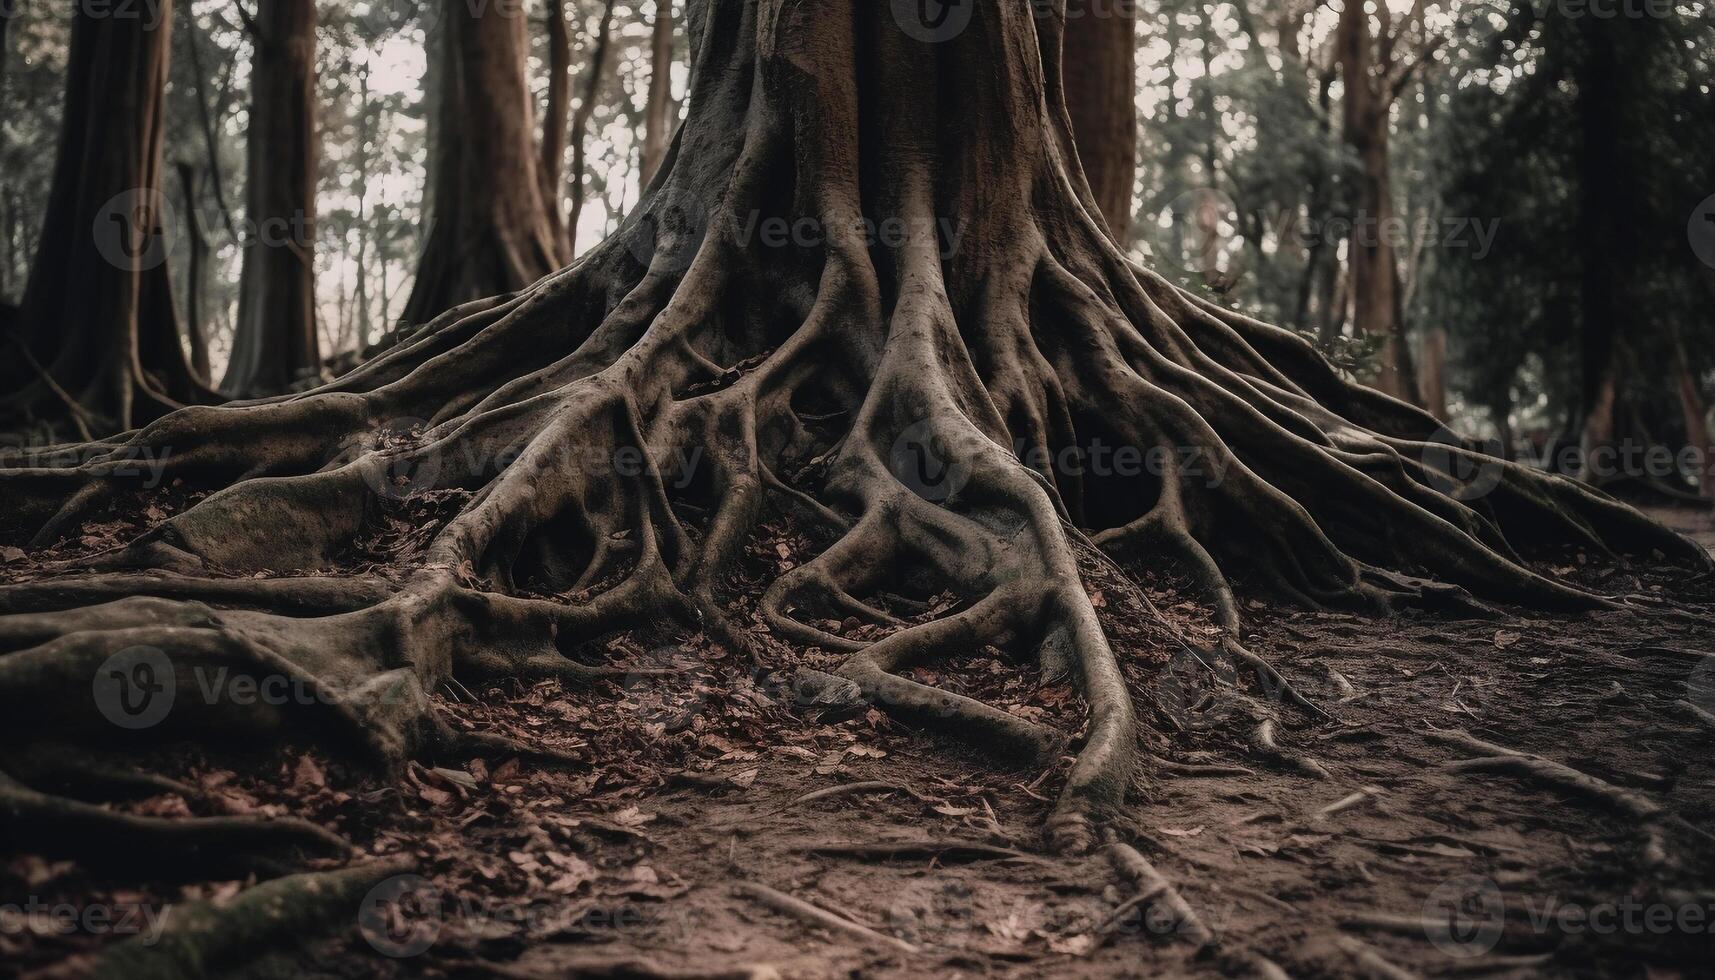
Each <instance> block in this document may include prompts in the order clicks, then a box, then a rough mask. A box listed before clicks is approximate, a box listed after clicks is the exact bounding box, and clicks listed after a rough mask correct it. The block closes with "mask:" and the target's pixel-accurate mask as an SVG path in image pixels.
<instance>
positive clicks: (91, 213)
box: [0, 0, 214, 432]
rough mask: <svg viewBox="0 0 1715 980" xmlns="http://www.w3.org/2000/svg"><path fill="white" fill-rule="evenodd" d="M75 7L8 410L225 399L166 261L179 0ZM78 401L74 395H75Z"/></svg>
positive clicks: (80, 410)
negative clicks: (189, 336)
mask: <svg viewBox="0 0 1715 980" xmlns="http://www.w3.org/2000/svg"><path fill="white" fill-rule="evenodd" d="M158 9H159V16H158V17H156V18H147V17H114V16H107V14H106V12H105V11H94V12H91V10H90V9H87V8H86V7H85V6H82V5H80V6H79V7H78V8H77V11H76V13H75V15H74V16H73V18H72V35H71V54H70V60H69V62H68V66H67V73H66V78H67V87H66V99H65V113H64V122H63V124H62V128H61V132H60V141H59V150H58V155H57V157H56V160H55V163H54V176H53V183H52V186H51V189H50V191H49V194H48V202H47V213H46V217H45V218H44V220H43V223H42V236H41V239H40V242H39V244H38V246H37V250H36V257H35V260H34V262H33V263H32V265H31V268H30V279H29V284H28V286H27V287H26V289H25V294H24V299H23V303H22V304H21V306H20V309H19V312H18V314H17V323H18V326H19V334H18V336H19V337H20V342H21V343H22V344H23V347H24V351H23V354H22V356H14V355H12V354H7V355H4V365H5V366H4V367H0V390H5V391H7V392H9V394H8V395H6V396H0V416H5V417H8V418H10V419H12V420H13V421H12V422H8V424H7V426H6V427H7V428H22V427H23V426H22V425H18V424H15V423H16V421H17V420H18V419H20V418H33V419H40V420H44V421H47V422H49V423H52V424H55V425H57V426H59V427H61V428H74V429H75V428H79V427H87V428H89V429H90V430H93V431H97V432H111V431H120V430H124V429H128V428H131V427H132V426H134V425H136V424H138V423H140V422H145V421H148V420H149V419H152V418H155V417H157V416H158V415H160V414H162V413H163V412H165V411H168V410H171V409H172V408H175V407H177V406H179V405H182V404H187V403H193V402H199V401H207V400H212V399H213V398H214V395H213V393H212V392H209V391H208V390H207V389H206V388H205V387H204V386H203V385H201V384H200V383H199V382H198V381H197V379H196V376H195V374H194V373H193V372H192V370H191V368H190V365H189V363H188V362H187V361H186V359H185V351H184V346H183V344H182V343H181V342H180V338H179V326H178V318H177V316H176V315H175V312H174V309H173V294H172V286H171V282H170V280H169V279H168V276H167V268H166V241H165V239H164V238H163V237H162V232H163V225H164V224H165V223H166V222H167V221H168V220H170V219H169V218H168V216H167V215H165V214H164V213H163V212H164V204H165V197H164V195H163V194H162V174H161V135H162V126H163V112H164V99H163V97H162V90H163V86H164V85H165V84H166V79H167V68H168V62H169V51H170V47H169V45H170V36H171V35H170V25H171V13H172V6H171V3H170V2H168V0H163V2H162V3H161V4H160V6H159V8H158ZM73 402H75V403H76V407H73V405H72V403H73Z"/></svg>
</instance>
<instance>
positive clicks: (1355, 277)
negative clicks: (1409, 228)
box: [1335, 0, 1421, 404]
mask: <svg viewBox="0 0 1715 980" xmlns="http://www.w3.org/2000/svg"><path fill="white" fill-rule="evenodd" d="M1335 44H1336V46H1337V48H1338V50H1339V59H1340V75H1341V78H1342V79H1344V81H1345V96H1344V98H1343V100H1342V103H1343V104H1342V113H1343V118H1344V134H1345V138H1346V142H1347V143H1349V144H1351V146H1352V149H1353V151H1354V152H1356V153H1357V155H1358V161H1359V164H1360V168H1361V172H1360V176H1359V178H1358V181H1357V193H1356V197H1355V200H1354V201H1353V205H1354V211H1355V214H1354V216H1353V219H1354V220H1353V228H1352V237H1351V239H1350V258H1349V260H1348V263H1347V274H1348V276H1349V278H1350V283H1351V290H1352V323H1353V328H1354V329H1355V330H1357V331H1358V332H1359V333H1360V334H1365V335H1368V336H1370V337H1374V338H1376V340H1377V341H1378V342H1379V343H1380V345H1381V349H1380V354H1379V355H1378V357H1377V361H1376V370H1375V376H1374V378H1373V379H1372V380H1373V383H1374V384H1375V386H1376V387H1377V388H1378V389H1380V390H1381V391H1384V392H1386V393H1387V394H1390V395H1392V396H1394V397H1395V398H1400V399H1403V400H1405V401H1409V402H1412V403H1414V404H1415V403H1418V402H1419V401H1420V400H1421V399H1420V398H1419V396H1418V393H1417V391H1416V378H1415V376H1414V375H1413V372H1412V370H1411V353H1410V348H1408V347H1407V346H1406V344H1405V337H1404V333H1403V327H1402V325H1401V324H1400V322H1399V267H1398V260H1397V258H1396V256H1395V254H1394V247H1393V243H1392V238H1391V234H1392V233H1391V231H1390V230H1389V229H1390V228H1391V226H1392V224H1393V192H1392V177H1391V175H1390V172H1389V171H1390V160H1389V152H1388V112H1389V107H1390V105H1391V102H1392V100H1391V96H1390V93H1388V92H1387V91H1386V81H1387V74H1388V73H1387V70H1386V69H1387V67H1388V66H1386V65H1384V66H1382V69H1381V70H1380V71H1379V72H1378V69H1377V66H1376V63H1375V52H1374V50H1373V48H1374V39H1373V38H1372V36H1371V34H1370V21H1369V16H1368V15H1367V14H1366V13H1365V10H1364V3H1363V0H1346V3H1345V5H1344V7H1343V9H1342V10H1341V12H1340V21H1339V26H1338V28H1337V34H1336V40H1335ZM1378 76H1379V77H1378Z"/></svg>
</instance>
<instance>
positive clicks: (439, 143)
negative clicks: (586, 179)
mask: <svg viewBox="0 0 1715 980" xmlns="http://www.w3.org/2000/svg"><path fill="white" fill-rule="evenodd" d="M441 3H442V13H441V17H440V20H439V26H440V29H441V33H442V37H441V54H440V57H441V69H442V70H441V92H440V96H439V98H440V124H439V126H438V127H437V136H436V140H435V161H434V165H433V168H432V172H433V180H434V185H433V192H432V197H433V204H432V213H433V217H432V218H431V221H432V222H433V225H432V227H431V228H430V230H429V240H428V243H427V244H426V245H425V246H424V248H423V255H422V257H421V259H420V260H419V262H418V265H417V280H416V283H415V284H414V285H413V286H412V288H411V297H410V299H409V300H407V301H406V303H405V315H404V318H405V321H406V322H407V323H412V324H419V323H427V322H429V321H430V320H432V319H434V318H435V317H436V316H439V315H440V314H441V313H443V312H445V311H447V310H449V309H451V308H452V307H454V306H457V305H459V304H461V303H468V302H470V301H471V300H476V299H482V298H484V297H488V296H494V295H497V294H501V293H510V292H515V291H517V290H520V289H523V288H524V287H525V286H528V285H530V284H531V283H533V282H535V281H537V280H538V279H541V278H542V277H543V276H545V275H547V274H548V273H550V272H553V271H554V270H555V269H558V268H559V267H560V266H561V265H562V264H564V262H565V261H566V259H567V256H565V255H563V254H562V252H561V248H560V237H559V234H558V233H557V232H556V228H557V227H558V225H557V223H556V221H555V220H554V219H553V217H551V216H550V214H549V209H550V206H551V205H552V202H551V201H545V200H544V199H543V194H542V179H541V176H540V173H539V171H540V167H541V164H540V150H539V148H538V145H537V142H536V125H535V115H536V114H535V111H534V110H533V109H532V107H531V97H530V85H529V80H528V77H527V74H526V52H527V51H528V50H529V45H528V43H527V41H526V33H525V30H524V28H525V23H524V18H522V17H520V16H517V8H516V6H515V5H511V4H504V3H490V4H478V5H471V4H467V3H466V2H465V0H441Z"/></svg>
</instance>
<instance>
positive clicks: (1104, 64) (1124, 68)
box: [1064, 0, 1137, 241]
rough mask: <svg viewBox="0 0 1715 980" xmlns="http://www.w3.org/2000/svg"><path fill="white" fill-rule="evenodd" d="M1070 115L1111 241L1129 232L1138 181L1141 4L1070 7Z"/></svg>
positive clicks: (1132, 0) (1073, 0)
mask: <svg viewBox="0 0 1715 980" xmlns="http://www.w3.org/2000/svg"><path fill="white" fill-rule="evenodd" d="M1066 51H1067V57H1066V60H1065V66H1064V72H1065V76H1066V78H1065V85H1066V110H1067V112H1068V113H1070V114H1071V117H1072V133H1073V135H1075V136H1076V137H1077V140H1078V158H1079V160H1080V162H1082V163H1083V165H1084V176H1086V177H1087V178H1089V181H1090V192H1091V193H1092V194H1094V195H1095V198H1096V204H1097V206H1098V207H1100V208H1101V211H1102V215H1103V217H1105V218H1106V219H1107V222H1108V227H1109V228H1110V229H1112V231H1113V233H1114V236H1115V237H1116V238H1118V239H1120V240H1121V241H1124V240H1125V239H1126V237H1127V235H1128V233H1129V231H1130V228H1131V218H1132V213H1131V211H1132V183H1133V180H1134V178H1135V177H1136V174H1137V3H1136V0H1070V2H1069V3H1068V4H1067V7H1066Z"/></svg>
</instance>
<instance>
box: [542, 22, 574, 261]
mask: <svg viewBox="0 0 1715 980" xmlns="http://www.w3.org/2000/svg"><path fill="white" fill-rule="evenodd" d="M571 103H572V36H571V31H570V30H568V29H567V27H566V10H565V2H564V0H549V3H548V105H547V108H546V109H545V110H544V112H545V113H546V115H545V116H544V117H543V119H542V162H541V164H540V166H539V167H538V173H539V176H540V177H541V183H542V201H543V203H544V204H545V206H546V207H547V209H548V221H549V223H550V224H552V225H553V227H554V232H555V235H556V237H557V238H558V239H559V249H560V254H561V255H562V256H563V257H565V258H568V259H569V258H570V257H571V254H572V240H571V233H570V232H569V231H568V230H567V228H566V219H565V216H564V215H563V214H562V213H561V211H560V187H561V182H562V181H563V180H564V179H565V172H566V140H567V138H568V133H567V128H568V126H569V125H570V123H571V120H570V118H569V116H570V113H571V108H572V106H571Z"/></svg>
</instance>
